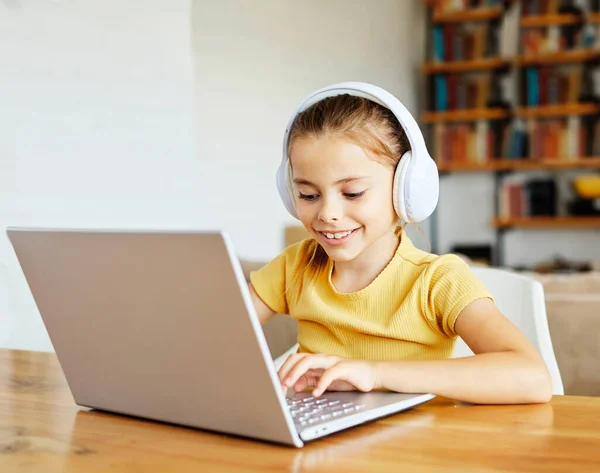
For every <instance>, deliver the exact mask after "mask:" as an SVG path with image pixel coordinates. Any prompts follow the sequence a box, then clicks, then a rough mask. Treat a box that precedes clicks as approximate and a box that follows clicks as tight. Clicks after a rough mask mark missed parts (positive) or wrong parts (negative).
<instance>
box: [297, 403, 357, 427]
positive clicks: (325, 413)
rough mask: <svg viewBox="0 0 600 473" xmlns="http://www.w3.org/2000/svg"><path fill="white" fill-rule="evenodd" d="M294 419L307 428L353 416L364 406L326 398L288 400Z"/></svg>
mask: <svg viewBox="0 0 600 473" xmlns="http://www.w3.org/2000/svg"><path fill="white" fill-rule="evenodd" d="M287 405H288V408H289V410H290V413H291V414H292V418H293V419H294V422H295V423H296V424H297V425H300V426H306V425H312V424H316V423H318V422H325V421H329V420H333V419H336V418H339V417H343V416H346V415H350V414H353V413H355V412H357V411H359V410H360V409H364V407H365V405H364V404H355V403H354V402H341V401H339V400H335V401H330V400H329V399H327V398H325V397H319V398H316V399H315V398H314V397H305V398H303V399H287Z"/></svg>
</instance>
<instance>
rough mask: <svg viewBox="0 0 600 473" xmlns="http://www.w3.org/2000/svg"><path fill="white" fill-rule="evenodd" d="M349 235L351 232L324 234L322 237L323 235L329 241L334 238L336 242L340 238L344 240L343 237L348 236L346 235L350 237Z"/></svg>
mask: <svg viewBox="0 0 600 473" xmlns="http://www.w3.org/2000/svg"><path fill="white" fill-rule="evenodd" d="M351 233H352V230H350V231H347V232H342V233H325V234H324V235H325V236H326V237H327V238H329V239H330V240H331V239H334V238H335V239H336V240H339V239H340V238H344V237H345V236H348V235H350V234H351Z"/></svg>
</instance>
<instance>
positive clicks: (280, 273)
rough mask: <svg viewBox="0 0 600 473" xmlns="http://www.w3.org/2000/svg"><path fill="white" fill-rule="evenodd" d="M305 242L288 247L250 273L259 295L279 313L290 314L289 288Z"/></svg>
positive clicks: (251, 280)
mask: <svg viewBox="0 0 600 473" xmlns="http://www.w3.org/2000/svg"><path fill="white" fill-rule="evenodd" d="M303 246H305V245H304V242H300V243H296V244H295V245H292V246H290V247H288V248H286V249H285V250H284V251H283V252H282V253H280V254H279V255H278V256H276V257H275V258H274V259H273V260H271V261H270V262H269V263H267V264H266V265H265V266H263V267H262V268H260V269H258V270H257V271H253V272H251V273H250V282H251V283H252V286H253V287H254V290H255V291H256V293H257V294H258V297H260V298H261V300H262V301H263V302H264V303H265V304H266V305H267V306H269V308H270V309H271V310H273V311H275V312H277V313H279V314H289V305H288V299H287V295H288V294H287V289H288V286H289V283H290V282H291V279H292V278H293V276H294V273H295V272H296V267H297V265H298V259H299V258H301V255H302V253H303V252H302V248H303Z"/></svg>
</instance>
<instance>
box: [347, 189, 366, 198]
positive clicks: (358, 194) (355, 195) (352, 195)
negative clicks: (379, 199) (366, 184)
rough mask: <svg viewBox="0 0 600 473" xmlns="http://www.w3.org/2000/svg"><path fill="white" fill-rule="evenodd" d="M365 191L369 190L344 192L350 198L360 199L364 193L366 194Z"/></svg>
mask: <svg viewBox="0 0 600 473" xmlns="http://www.w3.org/2000/svg"><path fill="white" fill-rule="evenodd" d="M365 192H367V191H362V192H348V193H346V194H344V196H345V197H347V198H348V199H360V198H361V197H362V196H363V195H365Z"/></svg>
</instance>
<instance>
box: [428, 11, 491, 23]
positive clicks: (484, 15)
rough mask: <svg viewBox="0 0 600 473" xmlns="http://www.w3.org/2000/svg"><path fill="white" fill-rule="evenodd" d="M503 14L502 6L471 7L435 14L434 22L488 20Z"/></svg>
mask: <svg viewBox="0 0 600 473" xmlns="http://www.w3.org/2000/svg"><path fill="white" fill-rule="evenodd" d="M501 16H502V8H500V7H491V8H470V9H465V10H457V11H450V12H438V13H434V14H433V18H432V20H433V22H434V23H462V22H465V21H488V20H495V19H496V18H500V17H501Z"/></svg>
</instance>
